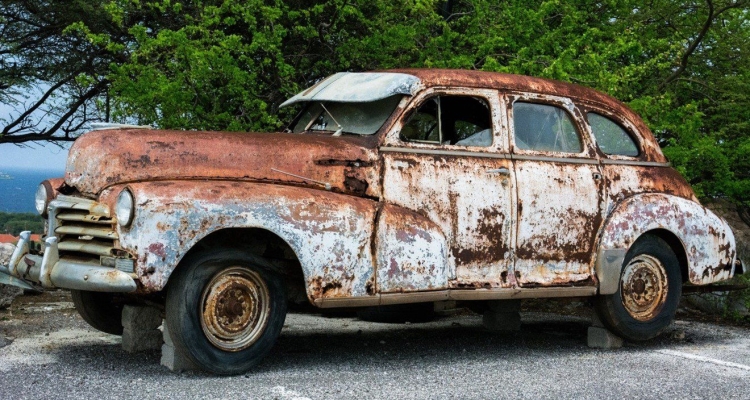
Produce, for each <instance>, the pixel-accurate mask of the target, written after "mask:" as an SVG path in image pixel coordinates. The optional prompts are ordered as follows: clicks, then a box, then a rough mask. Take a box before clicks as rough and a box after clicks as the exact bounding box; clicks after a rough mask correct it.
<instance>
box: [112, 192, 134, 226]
mask: <svg viewBox="0 0 750 400" xmlns="http://www.w3.org/2000/svg"><path fill="white" fill-rule="evenodd" d="M134 203H135V202H134V201H133V193H130V190H128V189H123V191H122V192H120V195H119V196H117V202H116V203H115V216H117V222H118V223H119V224H120V226H122V227H125V228H127V227H128V226H130V224H131V223H132V222H133V215H134V214H135V213H134V208H133V205H134Z"/></svg>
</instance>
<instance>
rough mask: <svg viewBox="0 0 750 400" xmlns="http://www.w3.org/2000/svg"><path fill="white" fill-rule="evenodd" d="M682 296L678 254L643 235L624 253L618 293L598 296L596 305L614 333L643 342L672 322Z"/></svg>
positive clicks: (662, 241)
mask: <svg viewBox="0 0 750 400" xmlns="http://www.w3.org/2000/svg"><path fill="white" fill-rule="evenodd" d="M664 292H666V293H664ZM681 295H682V275H681V272H680V263H679V260H678V259H677V256H676V255H675V254H674V252H673V251H672V249H671V248H670V247H669V245H668V244H667V242H666V241H664V240H663V239H661V238H659V237H657V236H654V235H649V234H646V235H643V236H642V237H640V238H639V239H638V240H636V242H635V243H634V244H633V245H632V246H631V247H630V249H629V250H628V252H627V254H626V255H625V259H624V261H623V268H622V272H621V274H620V283H619V285H618V288H617V292H615V293H614V294H611V295H602V296H599V297H597V299H596V303H595V305H596V307H595V308H596V312H597V314H598V315H599V318H600V319H601V321H602V322H603V323H604V325H605V326H606V327H607V328H609V329H610V330H611V331H612V332H614V333H615V334H616V335H618V336H620V337H622V338H624V339H627V340H632V341H645V340H649V339H653V338H655V337H656V336H658V335H659V334H660V333H661V332H662V331H663V330H664V329H665V328H666V327H667V326H669V324H671V323H672V321H673V320H674V316H675V312H676V311H677V306H678V304H679V302H680V296H681Z"/></svg>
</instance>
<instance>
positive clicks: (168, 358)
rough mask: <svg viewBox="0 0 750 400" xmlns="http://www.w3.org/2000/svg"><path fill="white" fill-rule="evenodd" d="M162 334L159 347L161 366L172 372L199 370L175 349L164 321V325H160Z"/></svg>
mask: <svg viewBox="0 0 750 400" xmlns="http://www.w3.org/2000/svg"><path fill="white" fill-rule="evenodd" d="M162 333H163V336H164V344H162V345H161V365H163V366H165V367H167V368H168V369H169V370H170V371H174V372H181V371H196V370H198V369H199V368H198V367H196V366H195V364H193V362H192V361H190V359H189V358H187V357H185V355H183V354H182V353H181V352H180V351H178V350H177V349H175V347H174V342H172V337H171V336H170V335H169V329H168V328H167V322H166V321H164V324H163V325H162Z"/></svg>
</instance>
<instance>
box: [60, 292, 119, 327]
mask: <svg viewBox="0 0 750 400" xmlns="http://www.w3.org/2000/svg"><path fill="white" fill-rule="evenodd" d="M70 295H71V297H72V299H73V305H74V306H75V308H76V311H78V314H79V315H80V316H81V318H83V320H84V321H86V322H87V323H88V324H89V325H91V326H92V327H93V328H94V329H97V330H100V331H102V332H106V333H111V334H113V335H122V307H123V304H122V303H121V302H118V301H116V299H115V298H114V296H113V295H112V294H111V293H100V292H88V291H84V290H71V291H70Z"/></svg>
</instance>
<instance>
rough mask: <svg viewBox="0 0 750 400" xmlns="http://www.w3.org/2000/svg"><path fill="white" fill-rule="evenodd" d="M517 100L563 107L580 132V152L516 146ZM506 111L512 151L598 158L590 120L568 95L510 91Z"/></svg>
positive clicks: (564, 156)
mask: <svg viewBox="0 0 750 400" xmlns="http://www.w3.org/2000/svg"><path fill="white" fill-rule="evenodd" d="M516 102H521V103H532V104H540V105H546V106H553V107H557V108H560V109H562V110H563V111H564V112H565V113H566V114H567V115H568V117H569V118H570V120H571V121H572V123H573V127H574V128H575V130H576V133H577V134H578V139H579V140H580V142H581V151H580V152H578V153H567V152H561V151H549V150H534V149H529V150H526V149H522V148H520V147H517V146H516V126H515V120H514V118H515V117H514V114H513V106H514V105H515V103H516ZM506 113H507V115H508V117H507V120H508V137H509V140H510V145H511V152H512V153H514V154H519V155H540V156H545V157H555V158H587V159H593V160H596V159H597V150H596V145H595V143H593V139H592V138H591V137H590V136H591V134H592V133H591V130H590V128H589V125H588V120H586V119H584V115H583V113H582V111H581V110H580V109H579V108H578V106H577V105H576V104H575V102H574V101H573V100H571V99H569V98H567V97H559V96H552V95H542V94H536V93H513V92H511V93H509V94H508V101H507V107H506Z"/></svg>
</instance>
